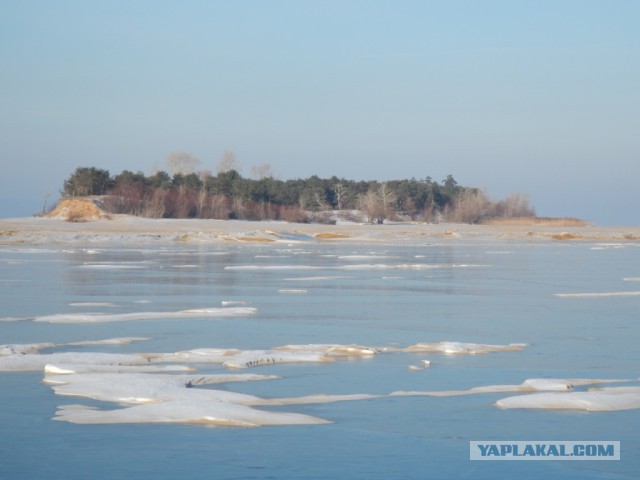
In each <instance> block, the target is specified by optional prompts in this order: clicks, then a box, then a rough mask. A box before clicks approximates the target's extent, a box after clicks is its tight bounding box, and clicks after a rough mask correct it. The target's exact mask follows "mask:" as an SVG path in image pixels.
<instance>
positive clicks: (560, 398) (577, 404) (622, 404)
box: [496, 387, 640, 412]
mask: <svg viewBox="0 0 640 480" xmlns="http://www.w3.org/2000/svg"><path fill="white" fill-rule="evenodd" d="M496 406H497V407H499V408H503V409H512V408H532V409H545V410H583V411H587V412H611V411H617V410H632V409H637V408H640V387H621V388H606V389H598V390H595V389H594V390H589V391H588V392H569V393H535V394H531V395H520V396H515V397H507V398H503V399H501V400H498V401H497V402H496Z"/></svg>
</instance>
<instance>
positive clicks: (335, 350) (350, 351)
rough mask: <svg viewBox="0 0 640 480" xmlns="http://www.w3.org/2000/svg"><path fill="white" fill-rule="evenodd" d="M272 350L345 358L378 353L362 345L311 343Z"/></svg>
mask: <svg viewBox="0 0 640 480" xmlns="http://www.w3.org/2000/svg"><path fill="white" fill-rule="evenodd" d="M274 350H286V351H291V352H309V353H311V352H315V353H322V354H323V355H346V356H369V355H375V354H376V353H379V352H380V349H378V348H375V347H366V346H363V345H339V344H323V343H311V344H307V345H284V346H281V347H275V348H274Z"/></svg>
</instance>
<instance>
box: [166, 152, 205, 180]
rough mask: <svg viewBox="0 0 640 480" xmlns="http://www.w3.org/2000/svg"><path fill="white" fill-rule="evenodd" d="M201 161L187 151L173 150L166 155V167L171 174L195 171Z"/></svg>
mask: <svg viewBox="0 0 640 480" xmlns="http://www.w3.org/2000/svg"><path fill="white" fill-rule="evenodd" d="M201 163H202V162H201V161H200V160H199V159H198V158H196V157H195V156H193V155H192V154H190V153H188V152H174V153H172V154H171V155H169V156H168V157H167V168H168V169H169V172H170V173H171V175H173V176H175V175H178V174H179V175H189V174H191V173H194V172H195V171H196V168H197V167H198V166H199V165H200V164H201Z"/></svg>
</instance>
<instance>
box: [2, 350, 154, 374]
mask: <svg viewBox="0 0 640 480" xmlns="http://www.w3.org/2000/svg"><path fill="white" fill-rule="evenodd" d="M48 363H50V364H58V363H60V364H69V363H71V364H76V363H77V364H85V365H86V364H101V365H119V364H129V365H132V364H146V363H148V360H147V358H146V357H145V356H143V355H136V354H123V353H96V352H58V353H49V354H42V355H38V354H32V353H28V354H25V355H8V356H0V372H28V371H38V370H43V369H44V366H45V365H47V364H48Z"/></svg>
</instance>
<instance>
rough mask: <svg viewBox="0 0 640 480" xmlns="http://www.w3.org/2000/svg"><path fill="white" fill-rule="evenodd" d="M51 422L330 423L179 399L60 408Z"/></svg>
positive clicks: (221, 403)
mask: <svg viewBox="0 0 640 480" xmlns="http://www.w3.org/2000/svg"><path fill="white" fill-rule="evenodd" d="M54 420H59V421H65V422H70V423H80V424H106V423H188V424H198V425H208V426H227V427H258V426H266V425H271V426H273V425H317V424H326V423H330V422H328V421H327V420H323V419H321V418H317V417H312V416H310V415H302V414H299V413H284V412H268V411H262V410H256V409H254V408H251V407H248V406H246V405H237V404H233V403H228V402H211V401H203V400H202V399H182V398H181V399H177V400H170V401H167V402H163V403H157V404H149V405H136V406H133V407H128V408H121V409H117V410H97V409H93V408H91V407H86V406H83V405H70V406H62V407H60V409H58V411H57V412H56V416H55V417H54Z"/></svg>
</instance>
